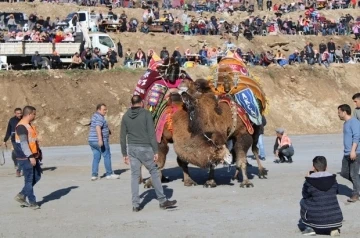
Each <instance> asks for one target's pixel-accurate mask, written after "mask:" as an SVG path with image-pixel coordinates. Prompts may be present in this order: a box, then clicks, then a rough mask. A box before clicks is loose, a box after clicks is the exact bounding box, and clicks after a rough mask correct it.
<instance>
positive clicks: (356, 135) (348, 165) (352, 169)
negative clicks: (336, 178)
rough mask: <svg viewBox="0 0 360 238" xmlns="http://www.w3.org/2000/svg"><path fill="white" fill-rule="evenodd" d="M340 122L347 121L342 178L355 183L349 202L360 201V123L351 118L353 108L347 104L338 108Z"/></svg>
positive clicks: (345, 125) (344, 128)
mask: <svg viewBox="0 0 360 238" xmlns="http://www.w3.org/2000/svg"><path fill="white" fill-rule="evenodd" d="M338 116H339V118H340V120H342V121H345V122H344V126H343V140H344V157H343V160H342V166H341V172H340V174H341V176H342V177H344V178H346V179H347V180H349V181H350V182H352V183H353V192H352V196H351V198H349V199H348V202H356V201H358V200H359V192H360V177H359V168H360V146H358V145H359V141H360V121H359V120H358V119H356V118H355V117H351V108H350V106H349V105H347V104H343V105H340V106H339V107H338Z"/></svg>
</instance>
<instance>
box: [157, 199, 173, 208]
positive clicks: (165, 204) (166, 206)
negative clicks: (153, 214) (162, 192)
mask: <svg viewBox="0 0 360 238" xmlns="http://www.w3.org/2000/svg"><path fill="white" fill-rule="evenodd" d="M176 203H177V201H176V200H173V201H170V200H166V201H165V202H163V203H161V204H160V205H159V206H160V208H161V209H164V210H165V209H167V208H170V207H173V206H174V205H175V204H176Z"/></svg>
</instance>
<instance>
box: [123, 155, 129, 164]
mask: <svg viewBox="0 0 360 238" xmlns="http://www.w3.org/2000/svg"><path fill="white" fill-rule="evenodd" d="M129 162H130V161H129V156H125V157H124V163H125V164H127V165H129Z"/></svg>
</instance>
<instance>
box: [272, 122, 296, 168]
mask: <svg viewBox="0 0 360 238" xmlns="http://www.w3.org/2000/svg"><path fill="white" fill-rule="evenodd" d="M274 154H275V156H276V157H278V158H279V160H275V161H274V162H275V163H285V162H288V163H292V162H293V160H292V156H293V155H294V147H293V145H292V143H291V140H290V138H289V137H288V136H287V135H285V130H284V129H282V128H278V129H276V139H275V144H274ZM285 157H286V158H287V159H288V160H287V161H286V159H285Z"/></svg>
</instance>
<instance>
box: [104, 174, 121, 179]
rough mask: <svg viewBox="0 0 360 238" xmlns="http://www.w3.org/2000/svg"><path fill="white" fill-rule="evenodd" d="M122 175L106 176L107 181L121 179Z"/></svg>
mask: <svg viewBox="0 0 360 238" xmlns="http://www.w3.org/2000/svg"><path fill="white" fill-rule="evenodd" d="M119 178H120V175H117V174H112V175H108V176H106V179H119Z"/></svg>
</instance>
